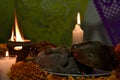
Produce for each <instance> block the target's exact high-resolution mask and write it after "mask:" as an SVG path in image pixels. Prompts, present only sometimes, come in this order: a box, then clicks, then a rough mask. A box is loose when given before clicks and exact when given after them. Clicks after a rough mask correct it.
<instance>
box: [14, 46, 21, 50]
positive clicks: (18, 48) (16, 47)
mask: <svg viewBox="0 0 120 80" xmlns="http://www.w3.org/2000/svg"><path fill="white" fill-rule="evenodd" d="M22 48H23V47H22V46H15V47H14V50H21V49H22Z"/></svg>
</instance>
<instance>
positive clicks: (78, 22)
mask: <svg viewBox="0 0 120 80" xmlns="http://www.w3.org/2000/svg"><path fill="white" fill-rule="evenodd" d="M77 24H79V25H80V24H81V21H80V13H79V12H78V14H77Z"/></svg>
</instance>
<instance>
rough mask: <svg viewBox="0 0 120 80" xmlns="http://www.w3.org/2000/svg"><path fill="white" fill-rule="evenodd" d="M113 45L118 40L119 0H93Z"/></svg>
mask: <svg viewBox="0 0 120 80" xmlns="http://www.w3.org/2000/svg"><path fill="white" fill-rule="evenodd" d="M94 4H95V6H96V8H97V11H98V13H99V15H100V17H101V19H102V22H103V24H104V26H105V28H106V31H107V33H108V35H109V37H110V39H111V41H112V44H113V45H116V44H117V43H119V42H120V0H94Z"/></svg>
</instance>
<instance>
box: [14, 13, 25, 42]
mask: <svg viewBox="0 0 120 80" xmlns="http://www.w3.org/2000/svg"><path fill="white" fill-rule="evenodd" d="M15 32H16V41H20V42H24V39H23V38H22V36H21V33H20V30H19V27H18V22H17V16H16V15H15Z"/></svg>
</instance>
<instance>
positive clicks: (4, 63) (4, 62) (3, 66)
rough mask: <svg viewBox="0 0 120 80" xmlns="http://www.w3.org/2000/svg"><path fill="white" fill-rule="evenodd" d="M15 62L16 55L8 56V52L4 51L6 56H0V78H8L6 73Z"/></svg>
mask: <svg viewBox="0 0 120 80" xmlns="http://www.w3.org/2000/svg"><path fill="white" fill-rule="evenodd" d="M15 62H16V56H15V55H14V56H9V52H8V51H6V56H5V57H1V58H0V80H9V79H8V76H7V73H8V71H9V70H10V67H11V66H12V64H14V63H15Z"/></svg>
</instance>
